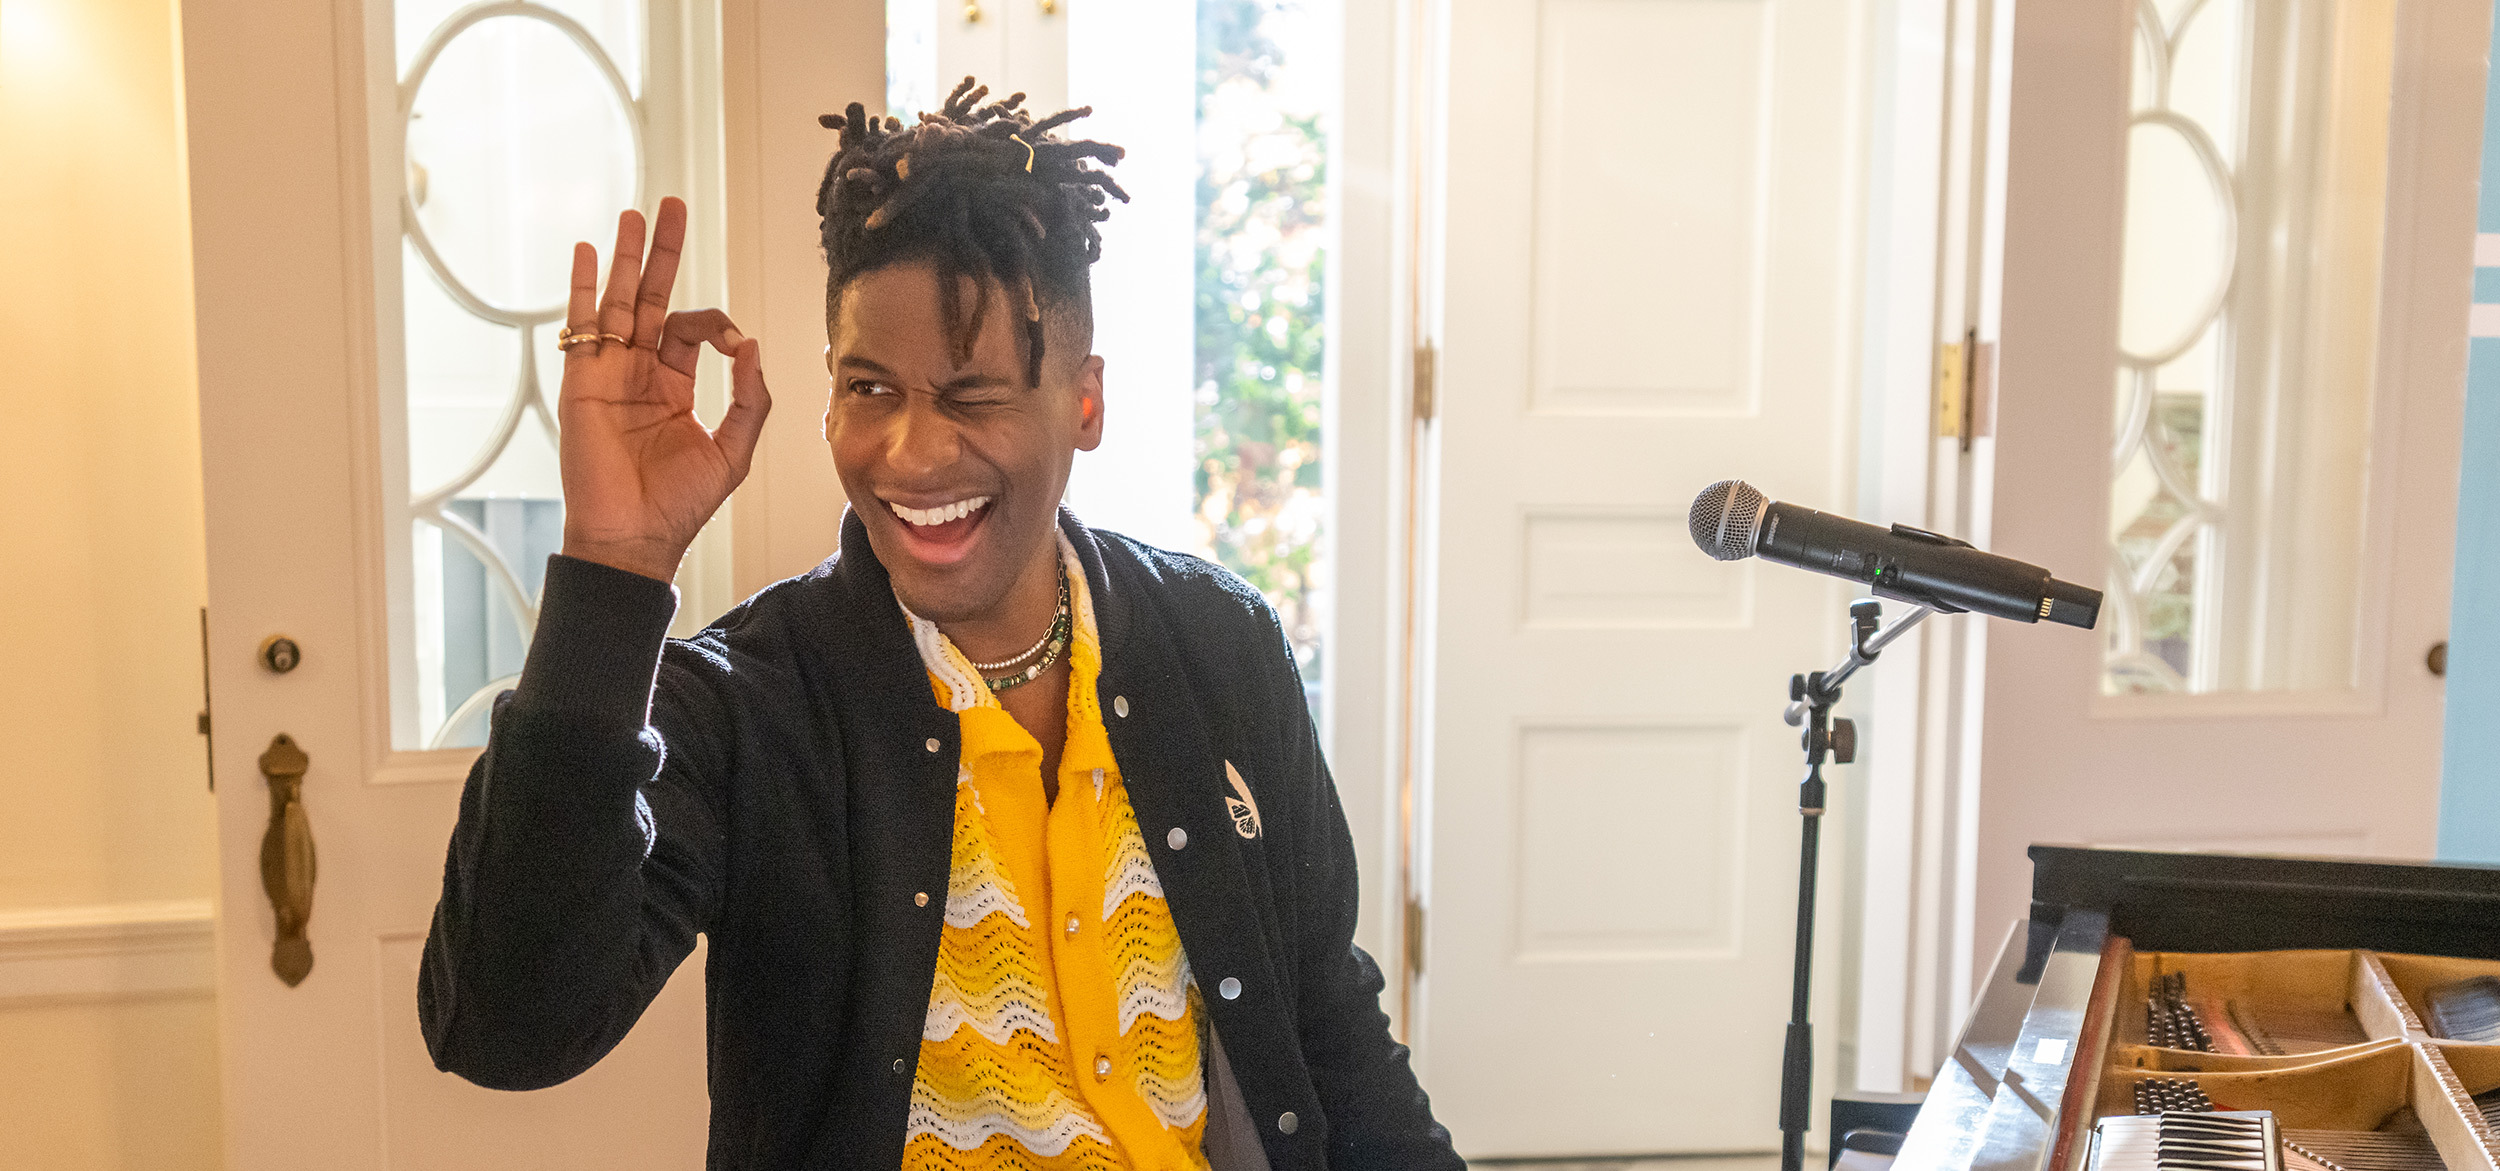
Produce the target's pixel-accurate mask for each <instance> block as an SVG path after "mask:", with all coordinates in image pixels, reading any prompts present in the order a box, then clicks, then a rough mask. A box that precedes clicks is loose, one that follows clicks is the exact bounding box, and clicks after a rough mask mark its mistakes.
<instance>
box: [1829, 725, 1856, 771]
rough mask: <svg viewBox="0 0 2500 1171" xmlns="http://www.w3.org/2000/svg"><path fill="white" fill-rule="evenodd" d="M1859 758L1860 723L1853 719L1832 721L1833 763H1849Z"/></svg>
mask: <svg viewBox="0 0 2500 1171" xmlns="http://www.w3.org/2000/svg"><path fill="white" fill-rule="evenodd" d="M1857 759H1858V725H1857V724H1856V722H1854V721H1851V720H1833V721H1832V763H1834V764H1849V763H1852V762H1854V761H1856V760H1857Z"/></svg>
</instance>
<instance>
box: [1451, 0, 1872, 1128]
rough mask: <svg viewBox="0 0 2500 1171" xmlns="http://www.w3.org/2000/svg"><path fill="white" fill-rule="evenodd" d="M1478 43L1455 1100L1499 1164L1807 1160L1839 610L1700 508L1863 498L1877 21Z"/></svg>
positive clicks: (1462, 467)
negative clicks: (1681, 1154)
mask: <svg viewBox="0 0 2500 1171" xmlns="http://www.w3.org/2000/svg"><path fill="white" fill-rule="evenodd" d="M1449 20H1450V25H1449V29H1448V41H1449V47H1450V49H1449V51H1450V57H1449V65H1448V74H1447V87H1448V88H1447V103H1448V106H1447V110H1448V113H1447V125H1448V132H1447V133H1448V136H1449V144H1450V145H1449V147H1448V158H1447V160H1446V161H1445V163H1444V164H1443V166H1444V167H1445V169H1444V171H1443V172H1442V174H1441V175H1440V177H1439V182H1440V183H1441V184H1442V191H1441V198H1442V199H1443V201H1444V203H1443V206H1444V207H1445V209H1446V211H1445V213H1444V221H1443V223H1442V225H1441V228H1440V231H1439V240H1438V246H1439V249H1440V252H1441V254H1442V257H1443V267H1442V271H1443V274H1444V275H1443V279H1442V281H1441V285H1440V288H1439V290H1438V300H1439V302H1440V303H1441V304H1442V305H1443V306H1444V309H1443V321H1442V325H1441V329H1440V331H1439V333H1440V337H1441V339H1442V340H1441V343H1440V344H1441V347H1442V353H1441V359H1440V364H1439V365H1440V370H1441V375H1440V378H1441V387H1442V394H1441V404H1442V406H1441V416H1440V419H1439V421H1438V424H1437V426H1438V458H1439V474H1438V498H1437V500H1436V502H1435V504H1434V512H1435V515H1436V521H1435V522H1434V524H1433V525H1431V526H1430V527H1429V528H1428V530H1427V531H1428V541H1429V549H1430V553H1429V556H1430V557H1431V566H1432V580H1433V583H1434V585H1433V589H1434V595H1433V600H1432V607H1433V609H1432V613H1431V614H1430V617H1429V622H1428V625H1427V632H1428V633H1427V636H1426V640H1425V642H1426V646H1425V655H1426V658H1427V663H1428V666H1427V668H1426V670H1427V680H1428V686H1429V697H1430V701H1431V702H1430V703H1429V704H1428V705H1427V707H1428V710H1430V711H1431V712H1432V715H1431V717H1430V727H1429V729H1428V731H1427V743H1428V745H1429V752H1430V760H1429V773H1428V775H1429V777H1430V789H1429V792H1428V796H1427V802H1426V804H1427V809H1426V812H1425V824H1426V825H1427V826H1428V835H1427V842H1428V849H1429V858H1428V863H1427V868H1426V869H1427V874H1426V878H1425V884H1424V889H1425V890H1426V892H1427V897H1426V904H1427V911H1428V915H1427V923H1428V925H1429V926H1428V931H1429V935H1428V941H1427V947H1426V952H1425V959H1424V973H1423V977H1422V980H1421V985H1420V987H1421V991H1422V998H1421V1010H1420V1012H1419V1014H1418V1017H1419V1019H1418V1022H1417V1024H1418V1026H1419V1028H1418V1036H1419V1038H1420V1053H1421V1060H1422V1062H1423V1067H1424V1070H1425V1073H1426V1078H1427V1082H1426V1084H1427V1085H1429V1086H1430V1087H1431V1089H1432V1093H1433V1096H1434V1100H1435V1105H1436V1108H1437V1109H1438V1110H1439V1111H1440V1112H1441V1113H1442V1114H1443V1115H1444V1116H1445V1117H1447V1118H1449V1119H1450V1120H1451V1121H1452V1126H1453V1130H1454V1131H1455V1132H1456V1134H1457V1136H1458V1138H1459V1141H1460V1143H1461V1144H1462V1149H1463V1150H1464V1151H1465V1152H1466V1153H1467V1154H1469V1155H1470V1156H1477V1157H1481V1156H1494V1155H1584V1154H1603V1153H1635V1152H1673V1151H1732V1150H1745V1149H1766V1148H1770V1147H1775V1146H1776V1144H1777V1137H1778V1132H1777V1130H1776V1128H1775V1113H1776V1112H1775V1104H1776V1099H1777V1092H1778V1085H1779V1052H1780V1042H1781V1031H1782V1025H1783V1023H1784V1022H1785V1020H1786V1018H1787V997H1788V971H1789V961H1790V952H1791V942H1792V940H1793V925H1792V920H1791V918H1790V916H1791V913H1792V911H1793V909H1794V905H1795V904H1794V898H1795V891H1796V886H1795V882H1796V867H1797V853H1796V851H1797V834H1798V819H1797V814H1796V783H1797V780H1798V777H1799V772H1800V768H1801V761H1800V758H1799V753H1798V750H1797V741H1796V734H1795V732H1794V731H1793V730H1791V729H1789V728H1787V727H1786V726H1785V725H1783V724H1782V723H1781V722H1780V719H1779V713H1780V709H1781V707H1782V706H1783V705H1784V704H1785V702H1786V698H1787V678H1788V676H1789V675H1790V674H1791V673H1793V672H1796V671H1800V670H1807V669H1814V668H1817V667H1820V666H1823V665H1827V664H1826V663H1825V662H1824V661H1825V660H1828V659H1830V658H1832V657H1833V656H1834V654H1835V648H1837V647H1838V646H1840V645H1841V644H1840V642H1839V641H1838V640H1839V637H1840V617H1841V604H1842V602H1843V601H1844V600H1845V599H1844V595H1843V593H1842V592H1841V591H1840V590H1839V589H1838V588H1837V587H1835V586H1833V585H1830V584H1828V583H1827V579H1824V578H1821V577H1817V576H1814V575H1811V574H1804V573H1795V572H1789V571H1785V570H1779V569H1776V568H1764V567H1760V566H1757V565H1756V564H1754V563H1752V562H1741V563H1736V564H1726V565H1722V564H1718V563H1715V562H1712V561H1710V560H1708V559H1707V558H1705V557H1704V556H1703V555H1702V554H1701V553H1700V552H1698V551H1697V550H1696V549H1694V547H1693V545H1692V542H1691V539H1690V538H1689V537H1688V536H1687V535H1686V531H1685V529H1686V527H1685V523H1684V511H1685V508H1686V506H1687V505H1688V504H1689V502H1690V501H1691V499H1692V497H1693V495H1694V494H1695V493H1696V492H1697V491H1699V490H1700V488H1701V487H1702V486H1703V485H1705V484H1707V483H1709V482H1711V481H1713V480H1717V479H1721V478H1724V477H1729V476H1742V477H1745V478H1747V479H1749V480H1752V481H1754V482H1756V483H1758V484H1760V485H1762V486H1763V487H1764V488H1765V490H1767V491H1769V492H1771V493H1773V494H1774V495H1775V496H1779V497H1781V498H1785V499H1793V500H1800V501H1807V502H1811V503H1814V504H1816V505H1819V506H1822V507H1826V508H1840V509H1845V508H1846V507H1847V504H1848V501H1847V499H1846V492H1847V485H1848V483H1849V479H1848V472H1847V468H1846V466H1845V455H1844V452H1845V450H1846V449H1845V447H1844V444H1843V437H1844V434H1845V432H1844V428H1845V425H1846V422H1847V417H1848V416H1847V412H1848V404H1849V402H1850V392H1849V382H1848V377H1847V373H1846V369H1847V365H1848V351H1849V349H1850V338H1851V327H1850V324H1849V323H1850V322H1851V320H1852V318H1853V315H1854V313H1855V311H1856V304H1857V302H1856V298H1855V295H1854V282H1855V272H1856V266H1855V263H1854V260H1853V259H1852V255H1853V250H1854V241H1855V238H1856V237H1855V232H1856V228H1855V218H1854V217H1855V204H1854V202H1853V195H1852V192H1853V191H1854V190H1855V186H1854V183H1855V179H1854V176H1855V171H1854V168H1855V166H1856V163H1855V162H1854V160H1855V159H1856V158H1857V157H1858V154H1859V139H1858V137H1857V136H1858V135H1859V133H1860V131H1859V130H1858V129H1857V128H1858V127H1859V125H1860V123H1861V119H1860V118H1859V117H1858V115H1857V114H1856V112H1855V111H1856V109H1857V100H1858V99H1857V90H1856V89H1855V87H1854V85H1853V83H1852V80H1851V78H1852V77H1853V76H1854V74H1853V70H1854V69H1855V63H1856V62H1857V60H1858V54H1859V51H1860V42H1861V38H1860V31H1859V26H1858V24H1857V22H1856V18H1855V16H1854V15H1853V10H1852V9H1851V8H1850V6H1848V5H1845V4H1839V3H1815V2H1796V0H1707V2H1695V0H1545V2H1544V3H1540V4H1517V3H1499V2H1494V0H1460V2H1458V3H1455V4H1453V5H1452V6H1451V8H1450V12H1449ZM1774 217H1776V225H1775V223H1774ZM1844 799H1845V797H1844ZM1827 909H1828V908H1827ZM1835 922H1836V917H1835V916H1832V915H1829V914H1827V915H1826V916H1825V918H1824V923H1825V924H1826V925H1827V926H1828V925H1831V924H1833V923H1835ZM1829 974H1830V973H1828V972H1827V973H1826V976H1828V975H1829ZM1821 986H1822V987H1823V988H1825V989H1829V988H1830V987H1831V986H1832V982H1831V981H1830V980H1829V979H1826V980H1824V981H1822V982H1821ZM1818 1003H1821V1004H1822V1005H1823V1006H1824V1007H1823V1009H1822V1010H1821V1011H1822V1012H1823V1014H1824V1015H1823V1019H1825V1020H1827V1021H1828V1020H1829V1004H1830V998H1829V997H1828V996H1825V997H1821V998H1819V1000H1818ZM1826 1049H1827V1051H1828V1046H1827V1047H1826ZM1826 1056H1828V1052H1827V1054H1826ZM1824 1068H1825V1069H1826V1070H1828V1068H1829V1067H1828V1062H1826V1063H1825V1066H1824ZM1556 1103H1567V1104H1568V1105H1567V1106H1564V1107H1562V1108H1557V1107H1556V1105H1555V1104H1556Z"/></svg>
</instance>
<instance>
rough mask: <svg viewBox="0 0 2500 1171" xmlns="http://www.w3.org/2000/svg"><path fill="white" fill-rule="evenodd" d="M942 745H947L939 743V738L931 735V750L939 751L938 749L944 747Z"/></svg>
mask: <svg viewBox="0 0 2500 1171" xmlns="http://www.w3.org/2000/svg"><path fill="white" fill-rule="evenodd" d="M942 747H945V746H944V745H942V744H939V743H938V738H937V737H935V736H931V737H929V751H931V752H935V751H937V750H938V749H940V748H942Z"/></svg>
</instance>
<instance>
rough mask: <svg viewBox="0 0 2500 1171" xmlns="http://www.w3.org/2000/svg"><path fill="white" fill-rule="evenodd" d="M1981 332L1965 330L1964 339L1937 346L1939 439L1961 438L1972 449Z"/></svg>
mask: <svg viewBox="0 0 2500 1171" xmlns="http://www.w3.org/2000/svg"><path fill="white" fill-rule="evenodd" d="M1979 357H1980V346H1979V331H1978V330H1975V329H1971V330H1964V331H1963V333H1962V340H1961V341H1959V342H1947V343H1945V344H1944V345H1941V346H1938V347H1936V438H1938V439H1958V440H1961V441H1962V450H1964V451H1969V450H1970V441H1971V438H1972V435H1973V433H1974V432H1975V431H1976V430H1977V428H1976V427H1975V426H1974V425H1973V424H1974V423H1975V422H1976V420H1975V419H1974V418H1973V413H1974V410H1975V408H1976V406H1977V400H1978V397H1979V396H1978V389H1979V388H1978V375H1979V373H1980V372H1979V370H1978V369H1977V366H1978V362H1979Z"/></svg>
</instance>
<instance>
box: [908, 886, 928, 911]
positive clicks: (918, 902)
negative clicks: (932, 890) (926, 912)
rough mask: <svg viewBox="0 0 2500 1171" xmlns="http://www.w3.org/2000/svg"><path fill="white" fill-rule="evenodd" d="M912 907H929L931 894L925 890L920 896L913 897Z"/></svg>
mask: <svg viewBox="0 0 2500 1171" xmlns="http://www.w3.org/2000/svg"><path fill="white" fill-rule="evenodd" d="M911 905H913V906H915V907H925V906H928V905H929V892H927V891H925V890H924V891H922V892H920V893H919V894H916V895H913V896H912V897H911Z"/></svg>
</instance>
